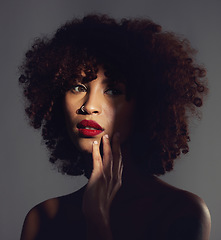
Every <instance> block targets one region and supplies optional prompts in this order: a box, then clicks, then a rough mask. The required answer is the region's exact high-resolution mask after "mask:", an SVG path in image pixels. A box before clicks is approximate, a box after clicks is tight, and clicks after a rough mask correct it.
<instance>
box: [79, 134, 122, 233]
mask: <svg viewBox="0 0 221 240" xmlns="http://www.w3.org/2000/svg"><path fill="white" fill-rule="evenodd" d="M102 141H103V161H102V157H101V155H100V150H99V144H98V143H97V142H96V141H95V142H94V143H93V150H92V157H93V171H92V174H91V177H90V179H89V182H88V184H87V187H86V190H85V193H84V196H83V213H84V215H85V218H86V221H87V223H88V224H91V225H93V226H95V227H96V229H98V228H99V229H105V228H109V227H110V225H109V212H110V206H111V203H112V201H113V199H114V197H115V195H116V193H117V191H118V190H119V188H120V187H121V183H122V182H121V180H122V170H123V165H122V156H121V150H120V141H119V134H114V136H113V142H112V150H111V146H110V141H109V138H108V136H107V135H105V136H103V138H102ZM109 229H110V228H109ZM102 231H103V230H102Z"/></svg>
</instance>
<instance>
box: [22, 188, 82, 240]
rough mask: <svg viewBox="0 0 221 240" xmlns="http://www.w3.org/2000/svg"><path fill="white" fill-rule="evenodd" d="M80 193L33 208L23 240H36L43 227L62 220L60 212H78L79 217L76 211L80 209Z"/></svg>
mask: <svg viewBox="0 0 221 240" xmlns="http://www.w3.org/2000/svg"><path fill="white" fill-rule="evenodd" d="M80 192H81V191H77V192H74V193H72V194H68V195H65V196H62V197H56V198H51V199H48V200H46V201H44V202H42V203H40V204H38V205H36V206H35V207H33V208H32V209H31V210H30V211H29V212H28V214H27V216H26V218H25V221H24V224H23V229H22V234H21V240H33V239H35V238H36V236H37V235H38V234H39V232H41V231H42V227H45V225H47V224H48V223H50V221H52V220H53V219H55V218H60V216H59V212H63V213H64V214H65V210H66V211H67V212H68V213H70V214H72V213H75V212H76V214H75V215H76V217H77V211H75V209H79V206H78V205H77V202H80V196H81V195H80ZM72 215H74V214H72Z"/></svg>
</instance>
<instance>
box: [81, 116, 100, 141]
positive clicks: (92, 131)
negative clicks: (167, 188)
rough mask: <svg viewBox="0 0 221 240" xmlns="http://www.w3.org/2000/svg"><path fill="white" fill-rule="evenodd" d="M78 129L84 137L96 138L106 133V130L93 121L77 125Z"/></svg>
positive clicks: (84, 121) (85, 121)
mask: <svg viewBox="0 0 221 240" xmlns="http://www.w3.org/2000/svg"><path fill="white" fill-rule="evenodd" d="M77 128H78V131H79V133H80V135H81V136H83V137H94V136H96V135H98V134H100V133H101V132H103V131H104V129H103V128H102V127H101V126H100V125H99V124H98V123H97V122H95V121H93V120H83V121H81V122H79V123H78V124H77Z"/></svg>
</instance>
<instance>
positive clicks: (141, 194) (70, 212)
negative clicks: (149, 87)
mask: <svg viewBox="0 0 221 240" xmlns="http://www.w3.org/2000/svg"><path fill="white" fill-rule="evenodd" d="M86 87H87V91H85V90H84V89H82V88H79V86H75V87H74V88H73V89H72V90H70V91H68V92H67V93H66V95H65V98H64V111H65V116H66V124H67V129H68V132H69V135H70V137H71V139H72V141H73V144H74V145H75V146H76V147H78V149H79V150H81V151H82V152H83V153H84V156H85V159H87V161H91V160H92V161H93V171H92V174H91V177H90V179H89V181H88V184H87V185H86V186H85V187H83V188H82V189H80V190H79V191H77V192H76V193H73V194H70V195H67V196H64V197H60V198H54V199H50V200H47V201H45V202H43V203H41V204H39V205H37V206H36V207H34V208H33V209H32V210H31V211H30V212H29V214H28V215H27V217H26V220H25V223H24V227H23V231H22V236H21V240H34V239H41V240H44V239H96V240H99V239H100V240H102V239H105V240H117V239H149V240H150V239H152V240H158V239H159V240H169V239H170V240H173V239H174V240H175V239H176V240H184V239H188V240H191V239H192V240H208V239H209V233H210V215H209V211H208V209H207V207H206V205H205V203H204V202H203V201H202V200H201V199H200V198H199V197H198V196H196V195H194V194H192V193H189V192H186V191H182V190H179V189H177V188H174V187H172V186H170V185H168V184H166V183H164V182H163V181H161V180H159V179H158V178H157V177H155V176H152V175H149V176H144V175H142V174H141V173H140V172H139V171H138V170H137V168H136V166H134V165H133V162H134V161H132V160H131V154H130V150H131V148H132V147H133V146H131V144H130V141H126V140H128V139H130V138H129V136H130V133H131V132H130V129H131V127H132V125H133V121H132V113H134V112H133V109H134V101H133V100H132V101H126V99H125V92H124V89H123V86H119V85H118V86H116V87H117V88H120V89H121V90H122V93H121V94H118V95H113V92H112V90H109V87H108V84H107V82H106V77H105V75H104V73H103V70H102V69H100V71H99V73H98V77H97V79H95V80H93V81H91V82H89V83H87V86H86ZM82 105H84V106H85V111H86V115H85V114H82V113H81V112H80V111H79V109H80V108H81V106H82ZM134 115H135V114H134ZM83 119H88V120H89V119H91V120H95V121H97V122H98V123H99V124H100V125H101V126H102V127H103V128H104V131H103V132H102V133H101V134H99V135H97V136H95V137H93V138H83V137H80V136H79V135H78V131H77V128H76V126H77V123H79V122H80V121H81V120H83ZM119 134H120V135H119ZM101 140H102V145H100V143H101ZM100 148H102V150H103V151H102V152H103V155H102V156H101V153H100ZM122 172H123V173H122ZM50 227H51V229H52V230H48V229H49V228H50ZM47 231H49V233H48V235H47V233H46V232H47ZM53 234H54V235H53ZM59 234H61V235H59ZM52 235H53V236H52Z"/></svg>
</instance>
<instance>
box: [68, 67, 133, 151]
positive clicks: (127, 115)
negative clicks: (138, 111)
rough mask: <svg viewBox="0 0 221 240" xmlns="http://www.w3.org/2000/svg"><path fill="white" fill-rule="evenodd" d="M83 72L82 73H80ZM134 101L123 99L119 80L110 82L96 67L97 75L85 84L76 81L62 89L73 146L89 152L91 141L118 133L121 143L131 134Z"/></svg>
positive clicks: (124, 95)
mask: <svg viewBox="0 0 221 240" xmlns="http://www.w3.org/2000/svg"><path fill="white" fill-rule="evenodd" d="M82 75H83V74H82ZM133 109H134V100H130V101H127V100H126V89H125V85H124V84H123V83H116V84H113V83H112V82H111V81H110V80H109V79H108V78H107V77H106V76H105V75H104V71H103V69H102V68H99V71H98V74H97V78H96V79H95V80H93V81H91V82H88V83H86V84H82V83H81V82H79V83H76V84H75V85H74V86H73V88H72V89H71V90H69V91H68V92H66V94H65V98H64V112H65V119H66V125H67V130H68V133H69V136H70V137H71V140H72V142H73V143H74V145H75V146H76V147H77V148H78V149H79V150H80V151H83V152H88V153H91V152H92V143H93V141H95V140H97V141H98V142H100V140H101V137H102V136H103V135H105V134H108V136H109V138H110V139H111V138H112V136H113V134H114V133H115V132H119V133H120V139H121V143H123V142H124V141H125V140H126V139H127V138H128V137H129V134H130V133H131V129H132V124H133V120H132V118H133Z"/></svg>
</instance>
